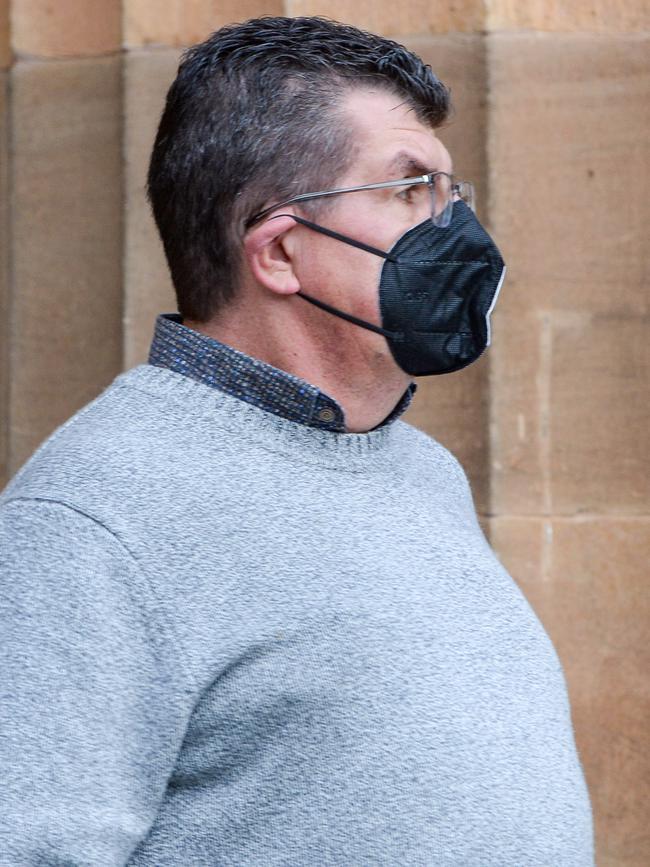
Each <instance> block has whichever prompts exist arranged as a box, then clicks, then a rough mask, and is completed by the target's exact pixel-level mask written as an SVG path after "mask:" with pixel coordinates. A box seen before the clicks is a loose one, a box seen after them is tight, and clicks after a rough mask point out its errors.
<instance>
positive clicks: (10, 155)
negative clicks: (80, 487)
mask: <svg viewBox="0 0 650 867" xmlns="http://www.w3.org/2000/svg"><path fill="white" fill-rule="evenodd" d="M17 64H18V60H17V58H16V55H15V54H13V55H12V58H11V65H10V66H9V68H8V69H7V87H6V98H7V132H6V146H7V165H6V166H5V169H4V171H5V172H6V190H7V219H6V225H5V236H6V237H5V240H6V244H7V262H6V264H5V278H6V280H7V298H6V305H7V307H6V316H5V321H4V323H3V337H4V338H5V340H4V341H3V342H4V344H5V346H4V349H3V351H2V358H1V359H0V361H1V363H2V364H6V366H7V383H6V385H5V386H4V392H5V393H4V395H3V396H4V398H5V401H6V403H5V406H6V407H7V412H6V417H5V419H4V420H3V424H4V426H5V434H6V437H5V455H4V457H5V461H6V463H5V467H6V475H7V478H6V479H4V480H2V483H3V484H4V482H7V481H9V479H10V478H11V476H12V474H13V448H12V446H13V436H12V431H13V426H12V415H13V413H12V407H13V405H14V381H13V376H12V371H13V370H14V356H15V339H14V336H15V334H16V323H15V303H14V295H15V292H14V289H15V283H16V281H15V267H14V235H15V233H14V215H15V212H16V207H15V206H16V201H15V199H16V196H15V185H14V175H15V171H14V154H15V151H16V147H15V139H14V126H15V124H14V72H15V69H16V66H17Z"/></svg>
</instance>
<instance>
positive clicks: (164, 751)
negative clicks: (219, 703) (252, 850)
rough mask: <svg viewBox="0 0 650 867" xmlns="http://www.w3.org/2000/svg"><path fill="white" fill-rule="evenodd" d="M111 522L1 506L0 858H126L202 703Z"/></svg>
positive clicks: (82, 861) (16, 863)
mask: <svg viewBox="0 0 650 867" xmlns="http://www.w3.org/2000/svg"><path fill="white" fill-rule="evenodd" d="M145 587H146V585H145V584H144V582H143V577H142V574H141V571H140V570H139V568H138V566H137V564H136V562H135V561H134V560H133V558H132V557H131V555H130V554H129V553H128V552H127V551H126V550H125V548H124V547H123V546H122V544H121V543H120V542H119V541H118V540H117V539H116V538H115V536H114V535H113V534H112V533H111V532H109V531H108V530H107V529H106V528H105V527H103V526H102V525H101V524H99V523H97V522H96V521H95V520H93V519H92V518H90V517H88V516H86V515H84V514H81V513H79V512H77V511H75V510H74V509H73V508H70V507H68V506H65V505H63V504H60V503H56V502H52V501H47V500H14V501H11V502H9V503H7V504H5V505H3V506H1V507H0V696H1V698H0V768H1V769H2V771H1V775H2V782H1V784H0V864H11V865H12V867H27V865H30V867H31V865H36V864H38V865H43V864H66V865H70V867H73V865H75V867H76V865H84V867H87V865H92V867H94V865H101V867H110V865H117V864H119V865H124V864H125V863H126V861H127V860H128V858H129V855H130V853H131V852H133V850H134V849H135V848H136V846H137V845H138V843H139V841H141V840H142V839H143V838H144V837H145V836H146V835H147V833H148V831H149V829H150V828H151V826H152V824H153V822H154V820H155V817H156V813H157V809H158V807H159V805H160V803H161V801H162V798H163V794H164V791H165V787H166V784H167V781H168V779H169V776H170V774H171V772H172V769H173V766H174V761H175V758H176V756H177V754H178V750H179V749H180V746H181V742H182V738H183V735H184V732H185V728H186V725H187V721H188V719H189V715H190V713H191V704H192V699H191V695H190V690H189V688H188V685H187V682H186V681H185V680H184V678H183V676H182V673H181V672H180V671H179V664H178V661H177V660H178V654H177V652H176V648H173V647H172V646H171V643H170V641H169V640H168V638H169V637H168V636H166V635H164V634H163V633H162V630H161V628H160V626H159V625H157V624H156V623H154V622H152V621H151V620H150V619H149V618H148V617H147V616H146V615H145V613H144V608H143V603H142V600H143V595H144V594H145V593H146V589H145Z"/></svg>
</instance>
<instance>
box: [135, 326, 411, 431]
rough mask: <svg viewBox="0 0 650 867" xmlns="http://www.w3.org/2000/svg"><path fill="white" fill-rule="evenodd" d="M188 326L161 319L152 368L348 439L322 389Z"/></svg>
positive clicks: (402, 404) (339, 413) (401, 407)
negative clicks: (171, 373) (186, 378)
mask: <svg viewBox="0 0 650 867" xmlns="http://www.w3.org/2000/svg"><path fill="white" fill-rule="evenodd" d="M182 322H183V320H182V317H181V316H180V315H179V314H178V313H162V314H160V316H158V318H157V319H156V328H155V332H154V337H153V341H152V344H151V349H150V351H149V364H153V365H156V366H157V367H166V368H168V369H169V370H173V371H175V372H176V373H181V374H183V375H184V376H189V377H190V378H192V379H196V380H198V381H199V382H202V383H204V384H205V385H209V386H211V387H212V388H218V389H220V390H221V391H224V392H226V394H229V395H231V396H232V397H237V398H239V399H240V400H244V401H246V402H247V403H251V404H253V405H254V406H257V407H258V408H259V409H263V410H266V411H267V412H273V413H275V414H276V415H280V416H283V417H284V418H286V419H289V420H290V421H295V422H299V423H301V424H305V425H308V426H310V427H317V428H321V429H322V430H328V431H332V432H334V433H345V415H344V412H343V409H342V408H341V406H340V405H339V404H338V403H337V402H336V401H335V400H333V399H332V398H331V397H328V396H327V395H326V394H324V393H323V392H322V391H320V390H319V389H318V388H316V387H315V386H313V385H310V384H309V383H308V382H305V381H304V380H303V379H299V378H298V377H297V376H293V375H292V374H291V373H287V372H286V371H284V370H279V369H278V368H277V367H273V366H272V365H270V364H266V362H264V361H260V360H258V359H257V358H252V357H251V356H250V355H246V354H245V353H243V352H240V351H239V350H238V349H234V348H233V347H232V346H227V345H226V344H225V343H220V342H219V341H218V340H215V339H214V338H212V337H208V336H207V335H205V334H201V333H200V332H198V331H194V330H193V329H191V328H188V327H187V326H185V325H183V324H182ZM416 389H417V386H416V384H415V383H411V385H410V386H409V387H408V388H407V389H406V391H405V392H404V394H403V395H402V397H401V399H400V401H399V403H398V404H397V406H396V407H395V408H394V409H393V411H392V412H391V413H390V415H389V416H387V418H385V419H384V420H383V421H382V422H381V423H380V424H378V425H377V426H376V427H375V428H373V430H377V429H378V428H380V427H383V426H384V425H386V424H389V423H390V422H392V421H394V420H395V419H397V418H398V417H399V416H401V415H402V413H404V412H405V411H406V410H407V408H408V406H409V404H410V403H411V400H412V399H413V395H414V394H415V391H416Z"/></svg>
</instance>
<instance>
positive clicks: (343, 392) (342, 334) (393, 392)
mask: <svg viewBox="0 0 650 867" xmlns="http://www.w3.org/2000/svg"><path fill="white" fill-rule="evenodd" d="M294 302H295V304H298V305H305V302H304V301H303V300H302V299H294ZM305 306H307V305H305ZM294 310H295V307H294ZM276 312H277V311H276ZM303 312H304V311H303ZM316 315H317V316H318V317H327V320H329V319H334V320H335V321H334V322H333V323H332V322H328V321H327V320H325V319H322V318H320V319H319V320H318V323H319V326H320V328H319V329H318V330H314V328H313V327H307V326H306V325H305V323H304V320H301V319H299V318H297V317H294V316H289V317H284V318H279V317H277V316H275V317H273V316H266V317H265V316H263V315H262V314H261V313H260V312H259V311H258V313H257V316H252V317H251V316H247V315H243V311H241V310H239V311H235V310H229V311H228V315H227V316H226V315H223V314H222V315H221V316H220V317H219V318H218V320H212V321H210V322H202V323H200V322H194V321H191V320H184V321H183V324H184V325H186V326H187V327H188V328H192V329H194V330H195V331H199V332H200V333H202V334H206V335H207V336H208V337H212V338H214V339H215V340H218V341H220V342H221V343H225V344H227V345H228V346H232V347H233V348H234V349H237V350H239V351H240V352H243V353H245V354H246V355H250V356H252V357H253V358H257V359H259V360H260V361H264V362H266V363H267V364H270V365H272V366H273V367H277V368H278V369H279V370H284V371H286V372H287V373H291V374H293V375H294V376H297V377H299V378H300V379H304V380H305V381H306V382H308V383H310V385H314V386H316V387H317V388H318V389H320V390H321V391H322V392H324V393H325V394H327V395H328V396H329V397H331V398H333V399H334V400H335V401H336V402H337V403H338V404H339V405H340V406H341V408H342V409H343V412H344V414H345V426H346V431H347V432H348V433H366V432H367V431H370V430H372V429H373V428H374V427H376V426H377V425H378V424H380V423H381V422H382V421H383V420H384V419H385V418H386V417H387V416H388V415H389V414H390V413H391V411H392V410H393V409H394V407H395V406H396V404H397V403H398V401H399V400H400V398H401V397H402V395H403V394H404V392H405V391H406V389H407V387H408V385H409V384H410V382H411V381H412V380H411V377H410V376H408V374H406V373H404V371H402V370H401V369H400V368H399V367H398V366H397V364H396V363H395V361H394V359H393V357H392V355H391V354H390V350H389V348H388V345H387V344H386V341H385V339H384V338H383V337H381V336H380V335H377V334H372V333H371V332H367V331H365V330H364V329H362V328H360V327H359V326H357V325H353V324H352V323H349V322H344V321H340V320H339V321H336V318H335V317H332V316H330V315H329V314H327V313H324V312H322V311H316ZM323 324H325V325H327V326H329V328H328V329H327V331H323ZM357 332H361V333H363V334H364V335H369V337H368V336H366V337H364V339H363V340H359V339H358V335H357Z"/></svg>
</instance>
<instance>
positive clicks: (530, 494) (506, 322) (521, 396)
mask: <svg viewBox="0 0 650 867" xmlns="http://www.w3.org/2000/svg"><path fill="white" fill-rule="evenodd" d="M513 291H516V290H513V287H512V285H511V282H510V276H509V275H506V279H505V282H504V285H503V288H502V290H501V296H500V300H499V302H498V303H497V308H496V312H495V315H494V316H493V317H492V346H491V347H490V349H489V350H488V351H489V353H490V383H489V392H490V462H491V480H490V504H491V505H490V508H491V512H492V513H493V514H496V515H500V514H504V513H506V514H509V513H514V514H550V513H551V511H552V505H553V503H552V496H551V494H552V491H551V477H550V458H549V451H550V439H549V421H550V400H551V374H550V366H551V364H550V351H551V345H552V344H551V343H550V339H551V331H552V323H551V319H550V316H549V314H548V313H544V312H542V313H539V314H538V313H535V312H532V313H527V314H521V315H517V316H513V315H507V314H504V313H500V312H499V310H503V309H506V310H507V309H508V308H507V304H508V299H509V297H510V294H511V293H512V292H513Z"/></svg>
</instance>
